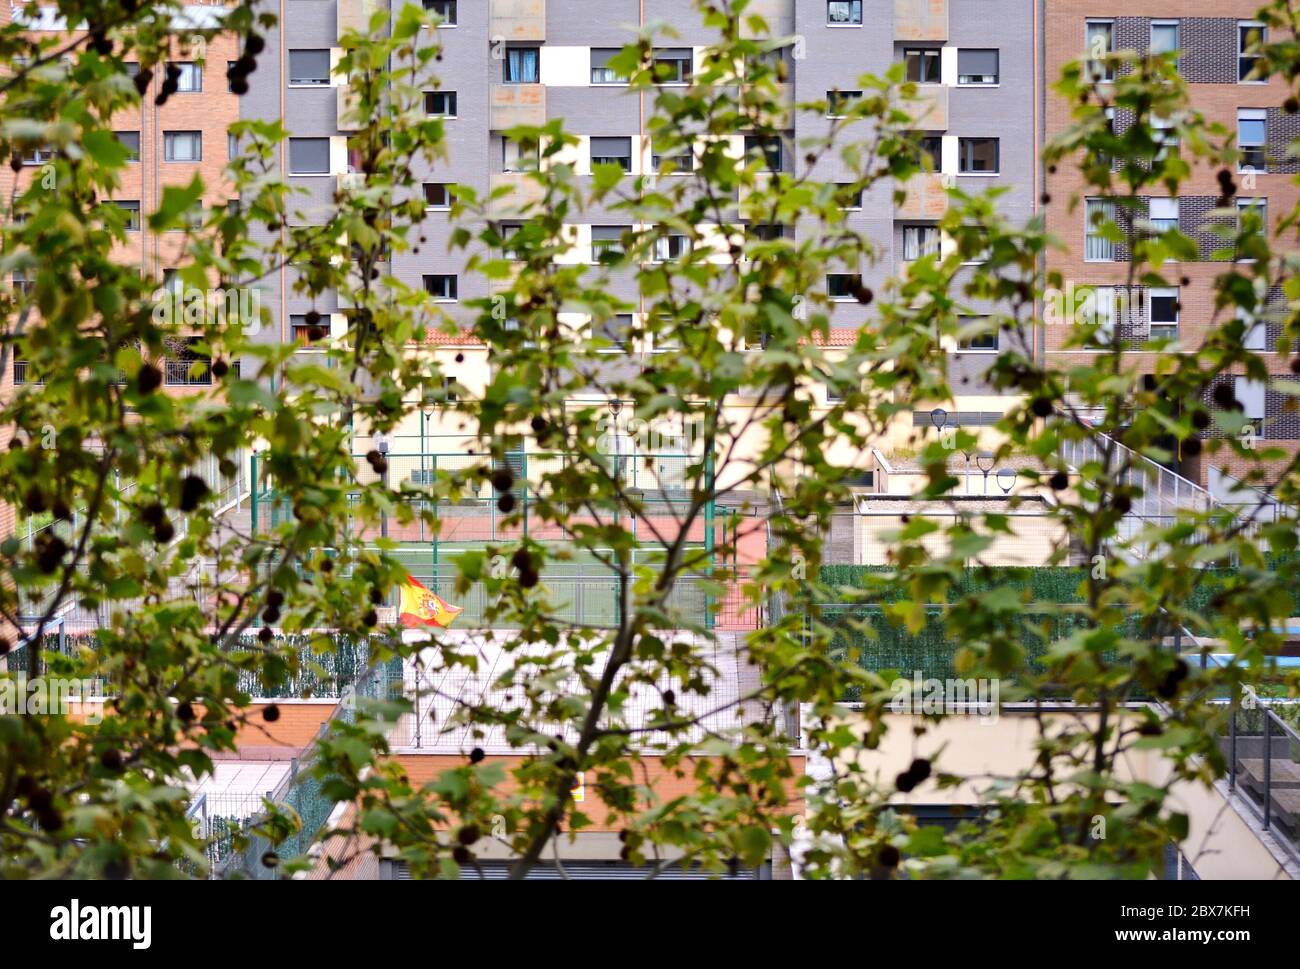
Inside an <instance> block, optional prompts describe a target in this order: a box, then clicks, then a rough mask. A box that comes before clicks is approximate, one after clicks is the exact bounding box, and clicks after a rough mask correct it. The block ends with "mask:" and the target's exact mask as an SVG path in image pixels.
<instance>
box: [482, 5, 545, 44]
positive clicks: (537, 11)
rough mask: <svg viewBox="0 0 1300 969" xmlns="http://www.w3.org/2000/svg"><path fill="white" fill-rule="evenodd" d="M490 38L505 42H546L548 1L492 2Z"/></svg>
mask: <svg viewBox="0 0 1300 969" xmlns="http://www.w3.org/2000/svg"><path fill="white" fill-rule="evenodd" d="M491 4H492V20H491V30H490V31H489V36H491V37H494V38H496V37H502V38H504V39H505V40H546V0H491Z"/></svg>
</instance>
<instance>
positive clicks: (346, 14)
mask: <svg viewBox="0 0 1300 969" xmlns="http://www.w3.org/2000/svg"><path fill="white" fill-rule="evenodd" d="M387 9H388V0H338V35H339V36H340V37H342V36H343V32H344V31H346V30H359V31H363V32H364V31H366V30H368V29H369V27H370V18H371V16H372V15H373V14H375V13H377V12H378V11H380V10H387Z"/></svg>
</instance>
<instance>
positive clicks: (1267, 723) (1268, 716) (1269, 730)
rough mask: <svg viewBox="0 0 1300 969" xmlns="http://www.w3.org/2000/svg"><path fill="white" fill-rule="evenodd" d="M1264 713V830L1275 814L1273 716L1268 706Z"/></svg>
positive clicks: (1264, 708)
mask: <svg viewBox="0 0 1300 969" xmlns="http://www.w3.org/2000/svg"><path fill="white" fill-rule="evenodd" d="M1262 710H1263V713H1264V830H1265V831H1267V830H1268V823H1269V820H1270V819H1271V817H1272V814H1273V717H1272V712H1271V711H1270V710H1269V709H1268V707H1263V708H1262Z"/></svg>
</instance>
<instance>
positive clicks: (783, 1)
mask: <svg viewBox="0 0 1300 969" xmlns="http://www.w3.org/2000/svg"><path fill="white" fill-rule="evenodd" d="M754 16H757V17H762V18H763V19H764V20H766V21H767V30H768V32H767V35H766V36H768V37H788V36H789V35H790V34H793V33H794V0H750V4H749V6H748V7H746V8H745V18H744V21H743V22H742V23H741V25H740V32H741V35H742V36H744V37H753V36H756V35H755V34H754V32H753V31H752V30H750V29H749V18H750V17H754Z"/></svg>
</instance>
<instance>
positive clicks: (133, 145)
mask: <svg viewBox="0 0 1300 969" xmlns="http://www.w3.org/2000/svg"><path fill="white" fill-rule="evenodd" d="M113 134H114V135H116V136H117V140H118V141H119V142H120V143H121V145H122V147H123V148H125V149H126V160H127V161H129V162H138V161H139V160H140V132H138V131H114V132H113Z"/></svg>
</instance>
